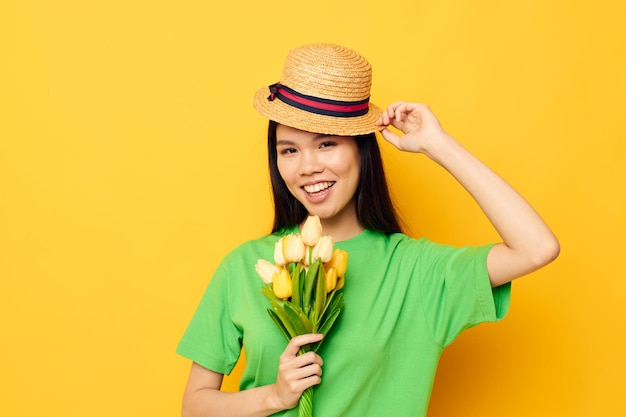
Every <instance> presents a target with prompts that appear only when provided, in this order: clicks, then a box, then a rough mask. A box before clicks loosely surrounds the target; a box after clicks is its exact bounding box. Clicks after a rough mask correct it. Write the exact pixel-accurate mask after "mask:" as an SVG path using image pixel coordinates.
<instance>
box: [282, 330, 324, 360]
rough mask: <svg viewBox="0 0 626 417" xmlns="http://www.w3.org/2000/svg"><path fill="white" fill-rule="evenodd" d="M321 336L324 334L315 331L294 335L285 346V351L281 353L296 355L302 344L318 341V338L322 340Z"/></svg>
mask: <svg viewBox="0 0 626 417" xmlns="http://www.w3.org/2000/svg"><path fill="white" fill-rule="evenodd" d="M323 337H324V336H323V335H322V334H317V333H310V334H303V335H299V336H296V337H294V338H292V339H291V340H290V341H289V343H288V344H287V347H286V348H285V351H284V352H283V355H286V356H296V355H297V354H298V352H299V351H300V348H302V346H305V345H308V344H311V343H315V342H319V341H320V340H322V338H323Z"/></svg>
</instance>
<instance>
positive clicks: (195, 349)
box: [176, 263, 242, 375]
mask: <svg viewBox="0 0 626 417" xmlns="http://www.w3.org/2000/svg"><path fill="white" fill-rule="evenodd" d="M229 284H230V281H229V279H228V268H227V266H226V265H225V264H224V263H222V264H221V265H220V266H219V267H218V269H217V271H216V272H215V274H214V275H213V278H212V279H211V282H210V283H209V285H208V287H207V289H206V291H205V293H204V295H203V297H202V299H201V300H200V303H199V305H198V307H197V309H196V311H195V313H194V315H193V317H192V319H191V321H190V323H189V326H188V327H187V330H186V331H185V333H184V335H183V337H182V338H181V340H180V342H179V344H178V348H177V349H176V353H178V354H179V355H181V356H184V357H186V358H188V359H191V360H192V361H194V362H197V363H198V364H200V365H202V366H204V367H205V368H207V369H210V370H212V371H214V372H218V373H221V374H225V375H228V374H230V372H231V371H232V370H233V368H234V366H235V364H236V363H237V360H238V359H239V355H240V353H241V338H242V333H241V330H240V329H239V328H238V327H237V326H236V325H235V324H234V322H233V320H232V317H231V314H230V309H229V306H230V303H229V300H230V290H231V289H230V285H229Z"/></svg>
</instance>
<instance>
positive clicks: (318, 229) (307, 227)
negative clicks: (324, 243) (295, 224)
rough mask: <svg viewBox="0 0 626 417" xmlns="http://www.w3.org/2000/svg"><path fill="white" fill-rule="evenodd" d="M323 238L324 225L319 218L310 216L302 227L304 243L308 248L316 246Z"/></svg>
mask: <svg viewBox="0 0 626 417" xmlns="http://www.w3.org/2000/svg"><path fill="white" fill-rule="evenodd" d="M321 236H322V223H321V222H320V218H319V217H318V216H309V217H307V219H306V221H305V222H304V226H302V241H303V242H304V244H305V245H307V246H315V245H316V244H317V241H318V240H320V237H321Z"/></svg>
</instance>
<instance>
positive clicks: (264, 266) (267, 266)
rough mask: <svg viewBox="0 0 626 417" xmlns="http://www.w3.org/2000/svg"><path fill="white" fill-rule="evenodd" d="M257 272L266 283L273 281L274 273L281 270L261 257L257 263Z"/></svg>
mask: <svg viewBox="0 0 626 417" xmlns="http://www.w3.org/2000/svg"><path fill="white" fill-rule="evenodd" d="M255 268H256V273H257V274H259V276H260V277H261V279H262V280H263V282H264V283H266V284H269V283H271V282H272V277H273V276H274V274H278V273H279V272H280V268H278V267H277V266H276V265H274V264H273V263H271V262H268V261H266V260H265V259H259V260H258V261H257V263H256V265H255Z"/></svg>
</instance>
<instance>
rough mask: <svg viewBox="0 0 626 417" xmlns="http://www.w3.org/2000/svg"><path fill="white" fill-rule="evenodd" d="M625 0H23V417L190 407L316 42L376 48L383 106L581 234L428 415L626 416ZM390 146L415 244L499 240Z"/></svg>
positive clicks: (484, 338) (9, 284)
mask: <svg viewBox="0 0 626 417" xmlns="http://www.w3.org/2000/svg"><path fill="white" fill-rule="evenodd" d="M623 4H624V3H623V2H619V1H612V2H611V1H602V0H600V1H595V2H589V1H547V0H528V1H523V2H505V1H496V0H491V1H485V0H475V1H470V0H465V1H461V0H458V1H454V0H444V1H421V0H398V1H393V2H390V1H382V0H379V1H373V0H362V1H346V0H338V1H337V0H333V1H329V0H320V1H316V2H293V1H286V0H275V1H274V0H272V1H265V2H261V1H248V2H247V3H242V2H233V3H227V2H208V1H191V0H183V1H164V0H160V1H159V0H157V1H145V0H138V1H132V0H124V1H121V0H109V1H103V0H94V1H78V0H74V1H72V0H57V1H41V0H39V1H37V0H4V1H3V2H2V3H0V335H1V336H0V337H1V339H0V415H3V416H12V417H24V416H40V415H47V416H63V417H78V416H80V417H83V416H90V417H91V416H93V417H99V416H163V417H165V416H173V415H178V414H179V408H180V398H181V394H182V390H183V387H184V384H185V381H186V376H187V372H188V369H189V366H190V364H189V362H188V361H187V360H185V359H183V358H180V357H178V356H176V355H175V353H174V350H175V347H176V344H177V342H178V339H179V338H180V336H181V335H182V332H183V331H184V329H185V327H186V325H187V322H188V320H189V318H190V317H191V315H192V313H193V311H194V309H195V306H196V303H197V302H198V300H199V298H200V296H201V294H202V292H203V291H204V288H205V287H206V285H207V283H208V281H209V279H210V277H211V274H212V272H213V270H214V269H215V267H216V265H217V263H218V262H219V260H220V259H221V257H222V256H223V255H224V254H226V253H227V252H228V251H229V250H230V249H232V248H233V247H234V246H236V245H238V244H239V243H241V242H243V241H244V240H247V239H249V238H253V237H256V236H259V235H261V234H264V233H266V232H267V231H268V230H269V227H270V223H271V200H270V197H269V186H268V178H267V174H266V164H265V158H266V151H265V146H264V137H265V128H266V121H265V120H263V118H262V117H260V116H258V115H257V114H256V113H255V112H254V110H253V109H252V106H251V100H252V95H253V93H254V91H256V89H258V88H260V87H261V86H264V85H268V84H270V83H273V82H276V81H278V79H279V76H280V71H281V65H282V61H283V59H284V57H285V55H286V53H287V50H288V49H290V48H291V47H294V46H298V45H301V44H304V43H308V42H318V41H323V42H333V43H340V44H345V45H347V46H350V47H352V48H355V49H357V50H359V51H360V52H362V53H363V54H364V55H365V56H366V57H367V58H368V59H369V60H370V62H371V63H372V65H373V67H374V88H373V91H372V101H373V102H374V103H376V104H378V105H380V106H385V105H387V104H389V103H390V102H392V101H394V100H398V99H403V100H410V101H419V102H425V103H428V104H429V105H431V107H432V108H433V109H434V111H435V112H436V114H437V115H438V116H439V118H440V119H441V121H442V124H443V125H444V127H445V128H446V129H447V130H448V131H449V132H450V133H452V134H453V135H454V136H456V137H457V138H459V140H460V141H461V142H462V143H464V144H465V145H466V146H467V147H468V148H470V149H471V150H472V151H473V152H474V153H476V154H477V155H478V156H479V157H480V158H481V159H483V160H484V161H486V162H487V163H488V164H489V165H490V166H492V167H493V168H494V169H495V170H496V171H497V172H499V173H500V174H501V175H502V176H503V177H504V178H506V179H507V180H508V181H509V182H511V183H512V184H513V185H514V186H515V187H516V188H517V189H518V190H519V191H520V192H521V193H522V194H523V195H525V196H526V197H527V198H528V199H529V200H530V201H531V202H532V203H533V204H534V205H535V207H536V208H537V209H538V210H539V211H540V213H541V214H542V215H543V216H544V218H545V219H546V221H547V222H548V223H549V224H550V225H551V227H552V228H553V229H554V231H555V232H556V234H557V235H558V237H559V238H560V241H561V245H562V253H561V256H560V257H559V259H558V260H557V261H556V262H555V263H553V264H552V265H550V266H549V267H547V268H545V269H543V270H541V271H539V272H536V273H534V274H532V275H531V276H529V277H526V278H522V279H521V280H519V281H517V282H515V283H514V292H513V301H512V308H511V312H510V314H509V316H508V317H507V319H506V320H505V321H503V322H501V323H498V324H487V325H483V326H479V327H477V328H474V329H471V330H469V331H467V332H466V333H464V334H463V335H462V336H461V337H460V338H459V339H458V340H457V341H456V342H455V343H454V344H453V345H452V346H451V347H450V348H449V349H448V350H447V351H446V352H445V353H444V356H443V358H442V361H441V365H440V369H439V372H438V374H437V379H436V383H435V388H434V392H433V398H432V402H431V405H430V411H429V415H430V416H431V417H448V416H481V417H488V416H501V415H506V416H510V417H515V416H520V417H521V416H531V415H532V416H541V417H554V416H568V417H583V416H618V415H626V401H625V400H624V386H625V385H624V375H625V373H626V359H625V357H626V343H625V342H624V340H625V337H626V336H625V335H626V298H625V293H626V283H625V279H626V274H625V272H624V259H625V257H626V254H625V249H626V245H625V243H624V242H625V240H624V235H625V233H626V220H625V216H626V190H625V187H624V180H625V179H626V172H625V171H626V170H625V168H624V167H625V165H626V156H625V155H626V145H625V141H626V127H625V126H624V123H625V121H626V117H625V116H624V111H625V108H626V106H625V105H624V102H625V97H626V59H625V56H626V32H625V29H624V23H623V18H624V16H626V7H625V6H624V5H623ZM381 146H382V148H383V154H384V158H385V163H386V167H387V169H388V175H389V179H390V181H391V187H392V192H393V196H394V198H395V199H396V201H397V204H398V206H399V208H400V210H401V212H402V213H403V215H404V217H405V219H406V221H407V223H408V224H409V226H410V229H411V233H412V234H413V235H415V236H424V235H425V236H428V237H429V238H431V239H433V240H436V241H441V242H444V243H451V244H459V245H462V244H481V243H486V242H491V241H493V240H496V239H497V235H496V234H495V232H494V231H493V229H492V227H491V226H490V225H489V224H488V222H487V221H486V220H485V218H484V216H483V215H482V214H481V213H480V211H479V210H478V208H477V207H476V205H475V204H474V203H473V202H472V200H471V199H470V198H469V197H468V196H467V195H466V194H465V192H464V191H463V190H462V189H461V188H460V187H459V186H458V185H457V184H456V183H455V182H454V181H453V180H452V179H451V178H450V177H449V175H448V174H447V173H446V172H443V170H442V169H441V168H439V167H437V166H435V164H433V163H432V162H431V161H429V160H427V159H426V158H424V157H422V156H419V155H404V154H400V153H399V152H397V151H396V150H395V149H392V148H391V147H390V146H388V145H387V144H385V143H382V145H381ZM407 360H419V357H407ZM365 365H367V364H365ZM239 372H240V369H239V368H238V369H237V370H236V371H235V373H234V375H233V376H232V377H229V378H228V379H227V382H226V385H227V389H230V390H232V389H235V388H236V379H237V374H238V373H239Z"/></svg>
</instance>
